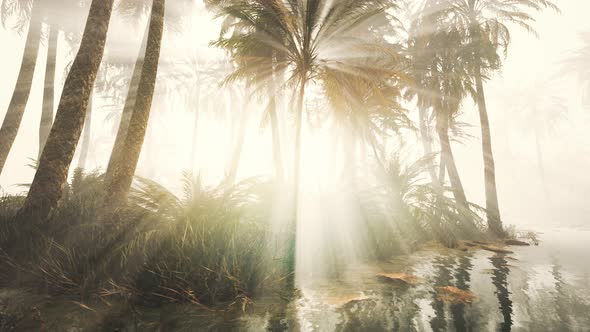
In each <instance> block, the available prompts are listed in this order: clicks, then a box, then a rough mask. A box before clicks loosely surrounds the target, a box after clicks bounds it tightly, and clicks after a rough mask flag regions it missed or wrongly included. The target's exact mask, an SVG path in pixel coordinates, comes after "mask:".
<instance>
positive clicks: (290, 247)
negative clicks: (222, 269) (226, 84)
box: [285, 73, 307, 288]
mask: <svg viewBox="0 0 590 332" xmlns="http://www.w3.org/2000/svg"><path fill="white" fill-rule="evenodd" d="M306 82H307V75H306V74H305V73H304V74H303V75H302V77H301V81H300V82H299V93H298V96H297V105H296V107H297V108H296V110H295V111H296V117H295V149H294V150H293V152H294V156H293V160H294V165H293V171H294V172H293V173H294V174H293V220H292V223H291V237H290V240H289V241H288V244H287V259H286V260H285V263H286V267H287V271H288V272H289V275H288V277H287V286H288V287H290V288H294V287H295V264H296V256H297V254H296V253H297V219H298V218H299V190H300V184H299V178H300V176H301V134H302V133H301V131H302V127H303V106H304V105H303V101H304V98H305V83H306Z"/></svg>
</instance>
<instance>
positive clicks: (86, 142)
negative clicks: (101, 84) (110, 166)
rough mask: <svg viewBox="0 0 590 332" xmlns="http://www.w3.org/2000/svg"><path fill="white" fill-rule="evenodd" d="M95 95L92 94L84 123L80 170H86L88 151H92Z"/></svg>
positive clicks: (79, 160) (79, 162) (79, 161)
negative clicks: (93, 99)
mask: <svg viewBox="0 0 590 332" xmlns="http://www.w3.org/2000/svg"><path fill="white" fill-rule="evenodd" d="M93 96H94V93H91V94H90V100H89V101H88V109H87V110H86V120H85V121H84V131H83V134H84V136H83V137H82V145H81V146H80V156H79V158H78V168H81V169H86V162H87V161H88V151H89V149H90V140H91V138H92V106H93V101H92V97H93Z"/></svg>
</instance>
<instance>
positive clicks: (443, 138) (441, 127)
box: [436, 112, 469, 208]
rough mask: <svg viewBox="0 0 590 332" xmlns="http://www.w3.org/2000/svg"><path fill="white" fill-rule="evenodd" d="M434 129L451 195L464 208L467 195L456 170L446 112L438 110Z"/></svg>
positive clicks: (466, 205)
mask: <svg viewBox="0 0 590 332" xmlns="http://www.w3.org/2000/svg"><path fill="white" fill-rule="evenodd" d="M436 129H437V132H438V137H439V139H440V147H441V165H442V164H444V166H445V167H446V169H447V173H448V174H449V180H450V181H451V188H452V190H453V196H454V197H455V200H456V201H457V202H458V203H459V204H461V205H462V206H463V207H464V208H468V207H469V205H468V204H467V197H466V196H465V190H464V189H463V183H462V182H461V178H460V176H459V171H458V170H457V164H456V163H455V157H454V156H453V150H452V148H451V142H450V140H449V117H448V114H447V112H444V114H443V113H442V112H439V114H438V116H437V120H436ZM441 167H442V166H441ZM441 180H442V177H441Z"/></svg>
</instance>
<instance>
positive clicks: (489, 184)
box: [475, 63, 504, 236]
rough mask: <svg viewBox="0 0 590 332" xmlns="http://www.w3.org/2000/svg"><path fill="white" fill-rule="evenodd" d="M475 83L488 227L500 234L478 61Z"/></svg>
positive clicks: (488, 131)
mask: <svg viewBox="0 0 590 332" xmlns="http://www.w3.org/2000/svg"><path fill="white" fill-rule="evenodd" d="M475 84H476V89H477V105H478V109H479V121H480V126H481V144H482V151H483V164H484V180H485V192H486V211H487V217H488V227H489V229H490V230H491V231H492V232H493V233H494V234H496V235H498V236H502V235H503V234H504V230H503V228H502V219H501V218H500V207H499V205H498V192H497V189H496V170H495V165H494V155H493V152H492V135H491V131H490V121H489V119H488V110H487V107H486V98H485V92H484V88H483V79H482V77H481V68H480V66H479V63H477V64H476V68H475Z"/></svg>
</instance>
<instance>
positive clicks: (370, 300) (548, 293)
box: [50, 233, 590, 332]
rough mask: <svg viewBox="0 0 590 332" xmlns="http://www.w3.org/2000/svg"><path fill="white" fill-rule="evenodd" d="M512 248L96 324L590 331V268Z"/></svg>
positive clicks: (404, 263)
mask: <svg viewBox="0 0 590 332" xmlns="http://www.w3.org/2000/svg"><path fill="white" fill-rule="evenodd" d="M589 235H590V233H589ZM514 250H515V254H514V255H510V256H507V255H505V254H495V253H491V252H486V251H469V252H461V251H440V250H432V251H426V252H419V253H416V254H414V255H411V256H408V257H405V258H403V259H401V258H400V259H398V260H395V261H392V262H386V263H382V264H378V265H372V266H353V267H351V268H350V271H343V273H342V274H340V275H341V278H338V279H322V280H315V281H314V280H310V283H309V285H308V286H306V288H303V289H301V292H299V293H297V294H296V295H295V296H292V297H290V298H283V299H279V298H278V296H276V297H273V296H270V298H265V299H254V304H253V305H250V306H248V307H246V308H245V310H243V309H242V308H241V306H239V305H238V306H236V308H233V310H223V311H207V310H202V309H199V308H195V307H192V306H188V305H169V306H166V307H164V308H152V309H146V308H143V309H139V308H132V309H129V308H122V309H121V310H115V309H111V310H113V312H114V313H113V314H109V315H107V316H103V318H102V321H103V323H95V325H94V327H95V328H96V327H97V326H98V327H99V330H100V329H102V330H104V331H107V330H110V331H112V330H117V329H118V330H124V331H176V330H180V331H322V332H323V331H459V332H461V331H481V330H485V331H512V330H515V331H588V330H589V327H590V284H589V281H590V278H589V273H588V272H589V271H590V269H587V270H582V271H580V270H576V269H574V268H572V266H571V265H567V266H566V265H563V264H560V261H558V260H555V259H553V258H552V256H551V255H546V256H542V257H541V258H540V256H541V254H542V251H541V250H542V247H534V248H515V249H514ZM513 257H514V258H513ZM377 273H404V274H407V275H412V276H415V277H417V278H419V279H420V280H421V282H420V283H417V284H407V283H399V282H398V283H392V282H387V281H385V280H383V279H382V278H377V277H376V274H377ZM441 290H446V291H448V292H450V293H447V294H445V293H441ZM52 305H55V304H52ZM61 305H62V308H67V310H68V316H67V317H76V314H75V313H72V312H76V311H75V310H74V309H72V306H71V304H70V306H67V307H66V304H61ZM58 306H59V304H58ZM64 310H66V309H64ZM84 313H85V312H84V311H83V310H81V311H80V315H79V316H78V317H77V318H75V319H76V321H77V322H78V323H79V322H81V321H82V319H81V318H80V317H83V316H84ZM56 317H60V315H56ZM61 317H63V315H61ZM105 322H110V323H109V324H106V323H105ZM55 324H56V325H53V327H55V328H53V329H50V330H56V331H59V330H73V329H70V328H68V327H63V324H66V322H65V320H64V319H61V320H60V321H56V323H55ZM59 324H62V325H59ZM89 324H90V323H89ZM113 324H114V325H113ZM115 327H116V328H115ZM78 330H84V331H86V330H89V331H94V330H96V329H78Z"/></svg>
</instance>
